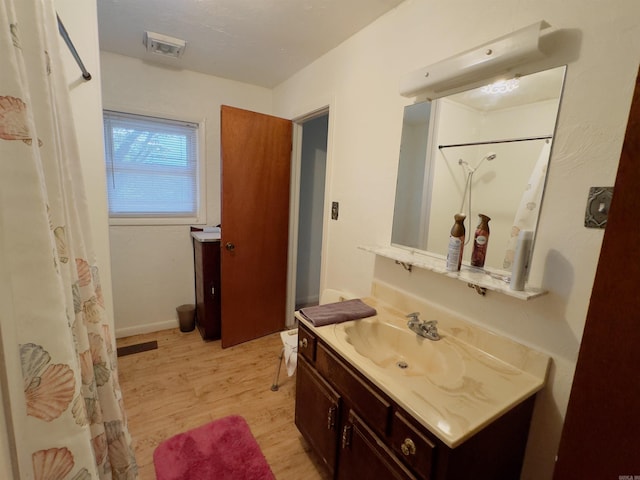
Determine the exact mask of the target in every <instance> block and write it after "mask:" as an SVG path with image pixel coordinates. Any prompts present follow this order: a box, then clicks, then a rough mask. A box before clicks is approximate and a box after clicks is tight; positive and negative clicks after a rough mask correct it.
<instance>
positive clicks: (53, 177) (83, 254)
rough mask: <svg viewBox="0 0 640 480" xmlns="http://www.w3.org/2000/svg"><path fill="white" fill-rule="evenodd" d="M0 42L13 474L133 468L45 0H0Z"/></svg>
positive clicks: (1, 226) (96, 473) (1, 208)
mask: <svg viewBox="0 0 640 480" xmlns="http://www.w3.org/2000/svg"><path fill="white" fill-rule="evenodd" d="M0 52H2V53H1V54H0V280H1V283H0V287H1V288H2V289H3V290H4V291H3V292H2V296H1V297H0V298H2V299H3V302H2V304H1V305H0V334H1V338H0V339H1V341H2V345H1V346H2V348H1V349H0V353H1V354H2V357H4V358H0V361H1V362H0V368H4V369H5V370H4V371H2V372H1V373H2V375H0V377H2V378H4V381H3V384H4V385H3V392H2V393H3V395H2V396H3V398H4V399H5V401H7V400H10V401H11V410H10V412H9V413H8V414H6V415H5V417H6V418H8V420H9V424H10V426H11V427H12V428H10V429H9V430H10V432H9V435H10V437H9V441H10V443H13V444H14V445H15V455H16V457H17V460H18V462H17V463H18V468H19V475H20V478H35V479H47V480H57V479H70V480H71V479H73V480H79V479H89V478H101V479H132V478H137V467H136V463H135V458H134V455H133V450H132V448H131V440H130V436H129V433H128V430H127V425H126V417H125V413H124V409H123V404H122V395H121V391H120V387H119V383H118V370H117V366H116V349H115V340H114V336H113V322H112V321H111V319H109V318H107V315H106V312H105V308H104V300H103V297H102V291H101V286H100V277H99V271H98V267H97V266H96V264H95V260H94V255H93V251H92V243H91V238H90V232H89V227H88V225H89V221H88V219H89V211H88V208H87V203H86V201H85V198H84V190H83V188H84V187H83V182H82V176H81V166H80V162H79V158H78V148H77V142H76V138H75V131H74V129H73V121H72V118H71V108H70V98H69V93H68V87H67V82H66V81H65V79H64V75H63V72H62V64H61V61H60V58H61V57H60V54H61V52H60V51H59V41H58V31H57V21H56V12H55V10H54V6H53V3H52V1H51V0H1V1H0ZM95 161H102V160H101V159H96V160H95ZM14 475H16V473H14Z"/></svg>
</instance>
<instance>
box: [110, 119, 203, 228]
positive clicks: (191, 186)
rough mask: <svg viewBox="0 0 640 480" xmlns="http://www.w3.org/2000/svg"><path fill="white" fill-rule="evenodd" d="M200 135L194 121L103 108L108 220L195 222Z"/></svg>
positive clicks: (197, 203)
mask: <svg viewBox="0 0 640 480" xmlns="http://www.w3.org/2000/svg"><path fill="white" fill-rule="evenodd" d="M198 131H199V125H198V124H197V123H189V122H181V121H176V120H167V119H163V118H155V117H148V116H142V115H133V114H128V113H120V112H113V111H109V110H105V111H104V134H105V135H104V136H105V159H106V167H107V193H108V197H109V216H110V217H111V218H141V217H143V218H150V219H151V218H164V219H184V221H185V222H186V223H189V221H193V220H196V219H197V217H198V208H199V204H200V202H199V196H200V194H199V192H200V188H199V180H198V178H199V177H198V170H199V169H198V164H199V162H198V153H199V148H198ZM187 219H188V220H187ZM171 223H177V222H171Z"/></svg>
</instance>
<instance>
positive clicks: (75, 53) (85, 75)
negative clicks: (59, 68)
mask: <svg viewBox="0 0 640 480" xmlns="http://www.w3.org/2000/svg"><path fill="white" fill-rule="evenodd" d="M56 17H57V18H58V31H59V32H60V35H61V36H62V38H63V39H64V43H66V44H67V47H69V50H70V51H71V55H73V58H75V60H76V63H77V64H78V66H79V67H80V70H82V78H84V79H85V80H87V81H89V80H91V74H90V73H89V72H87V69H86V68H85V66H84V63H82V59H81V58H80V55H78V51H77V50H76V47H75V46H74V45H73V42H72V41H71V38H69V34H68V33H67V29H66V28H64V24H63V23H62V20H60V15H58V14H57V13H56Z"/></svg>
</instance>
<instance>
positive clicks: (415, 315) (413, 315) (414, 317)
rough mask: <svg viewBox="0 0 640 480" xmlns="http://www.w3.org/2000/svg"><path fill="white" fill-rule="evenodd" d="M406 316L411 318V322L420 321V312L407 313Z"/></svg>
mask: <svg viewBox="0 0 640 480" xmlns="http://www.w3.org/2000/svg"><path fill="white" fill-rule="evenodd" d="M405 317H406V318H408V319H409V321H410V322H419V321H420V312H412V313H409V314H407V315H405Z"/></svg>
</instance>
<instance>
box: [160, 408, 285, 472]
mask: <svg viewBox="0 0 640 480" xmlns="http://www.w3.org/2000/svg"><path fill="white" fill-rule="evenodd" d="M153 464H154V467H155V469H156V478H157V480H206V479H216V480H275V477H274V476H273V473H272V472H271V469H270V468H269V464H268V463H267V460H266V459H265V458H264V455H263V454H262V451H260V447H259V446H258V443H257V442H256V439H255V438H254V437H253V435H252V434H251V430H250V429H249V425H247V422H246V421H245V420H244V418H242V417H240V416H237V415H232V416H229V417H225V418H221V419H220V420H216V421H214V422H211V423H207V424H206V425H203V426H202V427H198V428H195V429H193V430H189V431H188V432H184V433H180V434H178V435H175V436H174V437H171V438H169V439H168V440H165V441H164V442H162V443H161V444H160V445H158V448H156V450H155V451H154V452H153Z"/></svg>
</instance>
